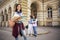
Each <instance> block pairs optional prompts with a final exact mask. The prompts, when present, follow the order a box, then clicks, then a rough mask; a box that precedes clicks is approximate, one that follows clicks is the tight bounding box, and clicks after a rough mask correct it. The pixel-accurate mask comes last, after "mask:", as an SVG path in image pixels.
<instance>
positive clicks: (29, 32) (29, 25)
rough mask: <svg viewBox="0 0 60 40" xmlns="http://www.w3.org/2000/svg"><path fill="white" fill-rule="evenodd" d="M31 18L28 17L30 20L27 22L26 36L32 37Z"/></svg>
mask: <svg viewBox="0 0 60 40" xmlns="http://www.w3.org/2000/svg"><path fill="white" fill-rule="evenodd" d="M32 20H33V19H32V16H30V20H29V21H28V35H29V36H30V35H31V36H32V34H33V26H32Z"/></svg>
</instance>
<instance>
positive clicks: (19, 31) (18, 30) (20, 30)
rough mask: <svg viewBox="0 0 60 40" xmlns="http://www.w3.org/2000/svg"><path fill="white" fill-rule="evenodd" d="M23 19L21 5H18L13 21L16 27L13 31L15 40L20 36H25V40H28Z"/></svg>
mask: <svg viewBox="0 0 60 40" xmlns="http://www.w3.org/2000/svg"><path fill="white" fill-rule="evenodd" d="M21 17H22V10H21V5H20V4H17V5H16V10H15V13H14V16H13V17H12V19H13V20H14V21H15V25H14V27H13V30H12V35H13V36H14V37H15V40H18V35H19V34H20V35H21V36H23V38H24V40H27V37H26V35H25V34H24V30H25V27H24V24H23V22H22V20H21Z"/></svg>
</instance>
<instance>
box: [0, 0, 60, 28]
mask: <svg viewBox="0 0 60 40" xmlns="http://www.w3.org/2000/svg"><path fill="white" fill-rule="evenodd" d="M59 2H60V1H59V0H5V1H4V2H2V3H1V4H0V26H1V27H8V20H9V19H11V17H12V15H13V14H14V10H15V5H16V3H19V4H21V6H22V12H23V15H25V16H26V18H25V19H23V23H24V25H25V26H26V25H27V24H28V20H29V19H30V15H32V14H34V15H35V16H36V17H37V19H38V26H59V25H60V6H59V4H60V3H59Z"/></svg>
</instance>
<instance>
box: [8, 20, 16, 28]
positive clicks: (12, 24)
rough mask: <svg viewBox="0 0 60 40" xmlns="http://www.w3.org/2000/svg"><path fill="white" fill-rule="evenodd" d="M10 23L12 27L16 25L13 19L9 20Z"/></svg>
mask: <svg viewBox="0 0 60 40" xmlns="http://www.w3.org/2000/svg"><path fill="white" fill-rule="evenodd" d="M8 23H9V27H11V28H13V27H14V25H15V22H14V21H12V20H9V21H8Z"/></svg>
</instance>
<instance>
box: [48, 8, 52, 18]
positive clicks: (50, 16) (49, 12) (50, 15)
mask: <svg viewBox="0 0 60 40" xmlns="http://www.w3.org/2000/svg"><path fill="white" fill-rule="evenodd" d="M48 18H52V8H48Z"/></svg>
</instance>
